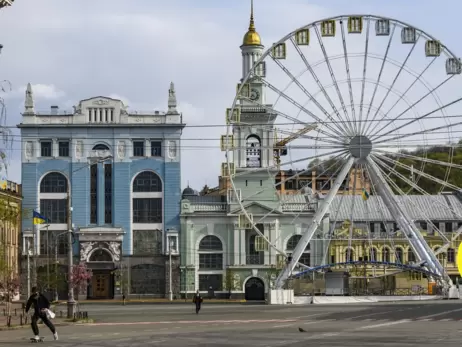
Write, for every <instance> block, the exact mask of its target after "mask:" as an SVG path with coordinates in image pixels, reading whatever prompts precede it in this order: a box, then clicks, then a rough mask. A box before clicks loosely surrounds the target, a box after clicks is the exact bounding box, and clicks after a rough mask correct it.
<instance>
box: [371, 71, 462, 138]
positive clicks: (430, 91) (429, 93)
mask: <svg viewBox="0 0 462 347" xmlns="http://www.w3.org/2000/svg"><path fill="white" fill-rule="evenodd" d="M453 77H454V75H452V76H449V77H448V78H446V79H445V80H444V81H443V82H441V83H440V84H439V85H437V86H436V87H435V88H433V89H431V90H429V92H428V93H427V94H425V95H424V96H422V97H421V98H420V99H419V100H417V101H416V102H414V103H413V104H412V105H411V106H409V107H408V108H407V109H405V110H404V111H403V112H401V113H400V114H399V115H397V116H396V117H395V118H393V119H390V120H389V122H388V123H386V124H385V125H384V126H383V127H382V128H380V129H379V130H377V131H376V132H375V133H373V134H371V135H369V136H370V138H371V139H372V140H376V139H380V138H381V137H382V136H384V135H388V134H390V133H391V132H394V130H391V131H388V132H386V133H385V134H382V135H377V134H378V133H380V132H381V131H382V130H384V129H385V128H387V127H388V126H389V125H390V124H392V123H393V122H394V121H397V120H398V119H400V118H401V117H402V116H403V115H405V114H406V113H407V112H408V111H409V110H410V109H412V108H413V107H415V106H416V105H417V104H419V103H420V102H421V101H422V100H425V99H426V98H427V96H429V95H432V94H433V93H434V92H435V91H436V90H438V89H439V88H440V87H441V86H443V85H444V84H446V82H448V81H449V80H451V79H452V78H453ZM460 100H462V98H459V99H458V100H456V101H453V102H451V103H449V104H446V105H442V106H441V105H439V106H440V107H438V108H437V109H435V110H434V111H432V112H429V113H427V114H425V115H423V116H421V117H417V118H416V119H414V120H412V121H410V122H408V123H406V124H404V125H402V126H401V127H404V126H406V125H409V124H412V123H414V122H416V121H418V120H420V119H423V118H425V117H427V116H429V115H431V114H434V113H436V112H438V111H441V110H444V109H445V108H446V107H448V106H451V105H453V104H455V103H457V102H459V101H460ZM398 102H399V101H398Z"/></svg>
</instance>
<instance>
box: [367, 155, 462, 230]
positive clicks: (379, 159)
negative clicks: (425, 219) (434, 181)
mask: <svg viewBox="0 0 462 347" xmlns="http://www.w3.org/2000/svg"><path fill="white" fill-rule="evenodd" d="M373 160H374V161H375V162H376V163H377V164H380V165H379V166H382V167H384V168H385V169H386V170H389V171H390V173H391V174H393V175H394V176H395V177H397V178H399V179H401V180H402V181H403V182H405V183H406V184H408V185H410V186H411V187H412V188H413V189H415V190H416V191H418V192H419V193H421V194H422V195H426V196H432V195H431V194H430V193H428V192H427V191H426V190H425V189H423V188H421V187H419V185H418V184H416V183H415V182H413V181H412V180H410V179H409V178H407V177H406V176H404V175H403V174H402V173H400V172H399V171H397V170H395V169H394V168H393V167H391V166H390V165H388V164H387V163H385V161H388V158H387V157H385V156H376V155H373ZM390 164H392V165H393V164H394V163H393V162H391V163H390ZM382 172H383V171H382ZM384 176H387V175H386V174H384ZM389 179H391V178H389ZM393 183H394V184H396V183H395V182H393ZM397 187H398V189H400V190H401V188H399V186H397ZM401 191H402V190H401ZM403 195H405V194H404V193H403ZM434 202H435V203H436V204H438V205H440V206H442V207H444V208H446V209H448V210H450V211H451V212H452V213H454V215H455V216H457V217H459V218H461V219H462V214H460V213H459V212H457V211H456V210H455V209H454V208H452V207H451V206H447V205H445V204H443V203H441V202H440V201H439V200H435V201H434ZM443 236H444V235H443ZM444 237H445V236H444Z"/></svg>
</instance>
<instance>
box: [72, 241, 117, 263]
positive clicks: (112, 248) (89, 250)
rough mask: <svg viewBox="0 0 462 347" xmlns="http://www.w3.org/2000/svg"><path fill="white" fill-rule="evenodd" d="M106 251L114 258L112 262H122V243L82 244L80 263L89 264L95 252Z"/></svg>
mask: <svg viewBox="0 0 462 347" xmlns="http://www.w3.org/2000/svg"><path fill="white" fill-rule="evenodd" d="M98 249H101V250H105V251H106V252H109V253H110V254H111V256H112V261H114V262H118V261H120V254H121V245H120V242H81V243H80V261H84V262H89V261H90V258H91V256H92V254H93V251H95V250H98Z"/></svg>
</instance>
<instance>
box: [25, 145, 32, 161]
mask: <svg viewBox="0 0 462 347" xmlns="http://www.w3.org/2000/svg"><path fill="white" fill-rule="evenodd" d="M25 154H26V158H27V159H31V158H33V157H34V143H33V142H32V141H27V142H26V153H25Z"/></svg>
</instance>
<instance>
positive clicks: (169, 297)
mask: <svg viewBox="0 0 462 347" xmlns="http://www.w3.org/2000/svg"><path fill="white" fill-rule="evenodd" d="M172 249H173V240H172V239H171V238H170V242H169V245H168V300H169V301H173V291H172V285H173V281H172Z"/></svg>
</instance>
